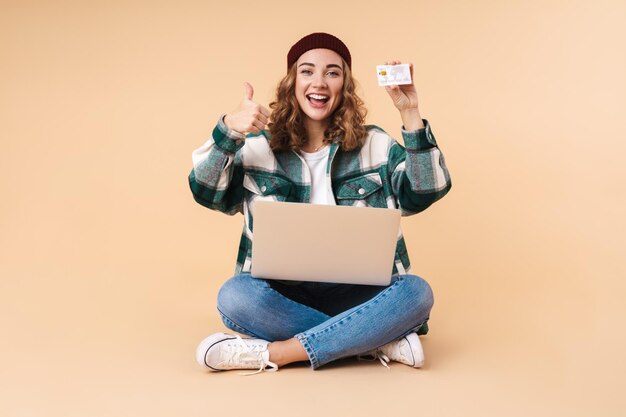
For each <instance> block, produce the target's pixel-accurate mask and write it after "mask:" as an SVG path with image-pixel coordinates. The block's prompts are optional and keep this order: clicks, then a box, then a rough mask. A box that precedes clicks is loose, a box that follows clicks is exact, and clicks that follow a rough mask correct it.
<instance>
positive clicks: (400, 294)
mask: <svg viewBox="0 0 626 417" xmlns="http://www.w3.org/2000/svg"><path fill="white" fill-rule="evenodd" d="M432 305H433V293H432V290H431V288H430V286H429V285H428V283H427V282H426V281H424V280H423V279H422V278H420V277H418V276H415V275H399V276H394V277H393V279H392V283H391V285H389V286H387V287H384V286H371V285H348V284H330V283H319V282H303V283H300V284H296V285H293V284H287V283H286V282H284V281H274V280H265V279H260V278H253V277H252V276H251V275H250V274H248V273H245V274H239V275H235V276H234V277H232V278H231V279H229V280H228V281H226V282H225V283H224V285H223V286H222V287H221V288H220V291H219V294H218V296H217V308H218V310H219V312H220V315H221V316H222V321H223V322H224V324H225V325H226V326H227V327H228V328H230V329H232V330H234V331H236V332H239V333H243V334H246V335H249V336H252V337H258V338H261V339H264V340H268V341H270V342H273V341H279V340H287V339H290V338H292V337H296V338H298V340H299V341H300V343H302V346H303V347H304V349H305V350H306V352H307V354H308V356H309V360H310V362H311V367H312V368H313V369H316V368H319V367H320V366H322V365H324V364H326V363H329V362H331V361H334V360H336V359H340V358H345V357H348V356H354V355H358V354H362V353H365V352H368V351H371V350H373V349H375V348H377V347H379V346H382V345H384V344H386V343H388V342H391V341H392V340H395V339H398V338H399V337H402V336H405V335H407V334H409V333H411V332H414V331H418V330H419V329H420V328H421V327H422V326H423V325H424V324H425V323H426V322H427V321H428V318H429V314H430V310H431V308H432Z"/></svg>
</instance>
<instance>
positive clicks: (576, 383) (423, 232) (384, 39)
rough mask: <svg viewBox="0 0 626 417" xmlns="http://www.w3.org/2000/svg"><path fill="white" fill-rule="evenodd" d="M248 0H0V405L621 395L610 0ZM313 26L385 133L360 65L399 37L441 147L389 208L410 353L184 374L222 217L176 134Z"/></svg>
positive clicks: (378, 403) (222, 269)
mask: <svg viewBox="0 0 626 417" xmlns="http://www.w3.org/2000/svg"><path fill="white" fill-rule="evenodd" d="M89 3H91V4H89ZM250 3H254V4H252V5H251V4H248V2H243V1H228V2H214V3H211V2H208V1H196V2H190V1H187V2H165V1H150V2H143V3H142V2H127V1H117V2H84V1H81V2H79V1H75V2H70V1H65V2H61V1H59V2H56V1H47V2H45V1H3V2H1V3H0V5H1V6H0V7H1V10H0V60H1V64H0V140H1V147H0V192H1V196H2V198H1V199H0V231H1V232H0V277H1V278H0V331H1V336H0V350H1V351H0V353H1V355H0V386H1V387H2V388H0V415H2V416H7V417H9V416H10V417H14V416H15V417H18V416H19V417H26V416H145V415H150V416H173V415H180V416H205V415H216V414H215V413H221V415H230V414H226V413H227V412H229V410H230V411H232V410H238V411H236V414H234V415H244V412H251V413H254V414H251V415H270V414H272V415H293V414H296V415H303V416H317V415H331V416H332V415H349V416H352V415H393V414H395V413H403V414H404V413H407V412H410V413H411V414H415V415H418V414H419V415H441V416H459V415H476V416H529V415H533V416H537V415H552V416H553V415H568V416H589V415H599V416H600V415H601V416H617V415H624V414H623V413H624V410H625V408H626V401H625V399H624V396H623V381H624V376H623V375H624V373H625V371H626V364H625V361H624V352H625V348H626V344H625V343H624V336H623V333H624V330H625V326H624V316H625V313H626V307H624V303H623V300H624V294H625V290H626V282H625V280H624V278H625V272H626V271H625V270H626V268H625V267H624V247H625V243H626V242H625V238H624V232H625V227H624V226H625V221H624V210H625V206H626V204H625V196H624V178H625V177H626V175H625V174H626V172H625V171H626V170H625V168H624V165H625V164H624V156H625V155H624V153H625V152H624V151H625V149H626V145H624V139H625V138H626V134H625V133H626V132H625V130H626V129H625V125H624V116H626V115H625V114H624V113H625V108H626V106H625V104H626V103H625V97H626V82H625V77H624V74H625V73H626V54H625V53H624V51H625V48H624V46H625V45H624V42H623V39H626V30H625V29H623V22H624V16H625V13H626V5H625V4H624V2H622V1H597V2H593V5H592V2H585V1H495V0H493V1H488V0H482V1H472V2H463V1H436V2H435V1H415V0H413V1H395V2H390V3H389V4H385V3H384V2H382V3H381V2H374V1H372V2H360V3H358V4H357V3H356V2H354V3H350V2H342V3H339V2H330V1H321V0H320V1H315V2H302V3H300V2H297V3H296V2H290V1H266V2H250ZM319 30H322V31H328V32H331V33H334V34H336V35H337V36H339V37H340V38H341V39H343V40H344V42H346V44H347V45H348V46H349V47H350V49H351V51H352V54H353V57H354V60H353V62H354V64H353V70H354V73H355V76H356V77H357V79H358V80H359V81H360V84H361V90H360V91H361V94H362V97H363V98H364V100H365V101H366V104H367V106H368V108H369V111H370V113H369V117H368V122H369V123H375V124H378V125H380V126H382V127H383V128H385V129H386V130H387V131H388V132H390V133H391V134H392V135H394V136H395V137H399V131H400V119H399V115H398V114H397V112H396V111H395V109H394V107H393V105H392V104H391V102H390V100H389V99H388V97H386V94H385V92H384V90H382V89H381V88H379V87H378V86H377V85H376V79H375V72H374V67H375V65H376V64H379V63H382V62H384V61H385V60H388V59H394V58H397V59H401V60H404V61H412V62H414V63H415V67H416V69H415V82H416V85H417V89H418V92H419V97H420V103H421V110H422V113H423V116H424V117H426V118H428V119H429V121H430V122H431V123H432V126H433V131H434V133H435V135H436V137H437V139H438V141H439V143H440V146H441V148H442V150H443V151H444V153H445V155H446V158H447V163H448V166H449V168H450V171H451V174H452V179H453V188H452V191H451V193H450V194H449V195H448V196H447V197H446V198H445V199H444V200H442V201H440V202H439V203H437V204H435V205H434V206H433V207H431V208H430V209H429V210H428V211H427V212H425V213H423V214H421V215H418V216H414V217H412V218H406V219H404V220H403V227H404V230H405V234H406V236H407V240H408V245H409V250H410V253H411V254H412V261H413V266H414V272H415V273H417V274H419V275H422V276H424V277H425V278H427V279H428V280H429V281H430V283H431V284H432V286H433V288H434V291H435V295H436V304H435V308H434V310H433V314H432V320H431V329H432V330H431V333H430V334H429V335H428V336H426V337H424V338H423V343H424V348H425V351H426V355H427V366H426V367H425V368H424V369H422V370H413V369H410V368H408V367H406V366H403V365H400V364H395V365H392V370H391V372H389V371H387V370H385V368H383V367H382V366H381V365H380V364H376V363H360V362H356V361H352V360H347V361H342V363H339V364H336V365H332V366H328V367H326V368H322V369H321V370H319V371H315V372H313V371H311V370H309V369H308V368H306V367H305V366H300V365H295V366H291V367H287V368H284V369H282V370H281V371H280V372H279V373H277V374H262V375H258V376H255V377H247V378H243V377H240V376H238V375H237V374H236V372H229V373H220V374H206V373H204V372H202V371H201V370H199V368H197V367H196V365H195V362H194V359H193V354H194V349H195V346H196V344H197V343H198V341H199V340H200V339H202V338H203V337H204V336H206V335H207V334H209V333H211V332H214V331H218V330H222V329H223V326H222V325H221V323H220V321H219V318H218V315H217V312H216V310H215V295H216V291H217V289H218V287H219V286H220V284H221V283H222V282H223V281H224V280H225V279H226V278H227V277H229V276H230V274H231V273H232V270H233V267H234V261H235V254H236V249H237V243H238V239H239V232H240V228H241V222H242V218H241V217H240V216H237V217H232V218H231V217H227V216H225V215H222V214H220V213H214V212H210V211H209V210H206V209H204V208H203V207H201V206H199V205H197V204H196V203H194V202H193V200H192V198H191V194H190V192H189V190H188V186H187V178H186V177H187V174H188V172H189V169H190V168H191V155H190V153H191V151H192V150H193V149H194V148H196V147H197V146H199V145H200V144H201V143H202V142H203V141H204V140H205V138H206V137H207V135H209V134H210V132H211V129H212V127H213V124H214V123H215V121H216V119H217V117H218V115H219V114H220V113H221V112H225V111H229V110H231V109H232V108H234V107H235V106H236V105H237V104H238V102H239V100H240V99H241V97H242V96H243V87H242V83H243V81H249V82H251V83H252V84H253V85H254V87H255V89H256V94H255V99H256V100H258V101H259V102H260V103H262V104H265V105H267V104H268V103H269V101H270V99H271V98H272V94H273V91H274V88H275V86H276V83H277V82H278V80H279V79H280V77H281V76H282V75H283V73H284V71H285V59H286V58H285V56H286V52H287V50H288V48H289V47H290V46H291V44H292V43H293V42H295V41H296V40H297V39H298V38H299V37H301V36H303V35H305V34H308V33H310V32H312V31H319ZM408 408H410V409H411V410H409V411H407V409H408ZM418 408H419V410H418Z"/></svg>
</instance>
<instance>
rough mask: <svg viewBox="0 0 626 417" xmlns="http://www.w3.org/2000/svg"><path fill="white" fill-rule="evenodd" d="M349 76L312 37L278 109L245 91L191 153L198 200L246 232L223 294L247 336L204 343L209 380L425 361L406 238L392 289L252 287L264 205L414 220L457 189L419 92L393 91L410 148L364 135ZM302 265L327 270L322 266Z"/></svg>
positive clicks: (334, 50)
mask: <svg viewBox="0 0 626 417" xmlns="http://www.w3.org/2000/svg"><path fill="white" fill-rule="evenodd" d="M399 63H400V62H399V61H391V62H388V64H399ZM351 65H352V59H351V56H350V51H349V50H348V48H347V47H346V45H345V44H344V43H343V42H342V41H341V40H339V39H338V38H336V37H334V36H332V35H330V34H327V33H312V34H310V35H307V36H305V37H304V38H302V39H300V40H299V41H298V42H296V43H295V44H294V45H293V46H292V47H291V49H290V51H289V53H288V55H287V75H286V76H285V77H284V78H283V79H282V80H281V81H280V83H279V85H278V88H277V91H276V99H275V100H274V101H273V102H272V103H271V104H270V108H271V109H272V111H271V112H270V111H269V110H268V109H266V108H264V107H262V106H260V105H259V104H257V103H255V102H254V101H253V89H252V86H251V85H250V84H248V83H245V96H244V99H243V101H242V102H241V104H240V105H239V107H238V108H237V109H235V110H234V111H233V112H231V113H227V114H223V115H222V116H221V117H220V118H219V120H218V123H217V126H216V127H215V129H214V130H213V135H212V137H211V138H210V139H209V140H208V141H207V142H206V143H205V144H204V145H203V146H201V147H200V148H198V149H197V150H195V151H194V152H193V164H194V167H193V170H192V171H191V174H190V175H189V184H190V186H191V190H192V192H193V196H194V198H195V200H196V201H197V202H198V203H200V204H202V205H203V206H206V207H208V208H210V209H215V210H219V211H222V212H225V213H227V214H231V215H232V214H235V213H237V212H241V213H243V215H244V222H245V223H244V230H243V233H242V237H241V243H240V246H239V255H238V258H237V267H236V270H235V276H234V277H232V278H231V279H229V280H228V281H226V283H224V285H223V286H222V287H221V289H220V291H219V294H218V299H217V307H218V310H219V312H220V315H221V317H222V320H223V322H224V324H225V325H226V326H227V327H228V328H230V329H232V330H234V331H236V332H238V333H241V334H245V335H248V336H251V337H250V338H242V337H241V336H239V335H234V334H227V333H216V334H213V335H211V336H209V337H207V338H206V339H204V340H203V341H202V342H201V343H200V345H199V346H198V349H197V355H196V359H197V361H198V363H199V364H200V365H202V366H203V367H205V368H206V369H208V370H211V371H219V370H228V369H258V371H259V372H260V371H261V370H265V369H266V367H269V368H267V370H276V369H277V368H279V367H281V366H283V365H286V364H288V363H291V362H297V361H309V362H310V364H311V367H312V368H313V369H317V368H318V367H320V366H322V365H324V364H326V363H329V362H331V361H334V360H336V359H340V358H344V357H348V356H355V355H371V356H374V357H378V358H379V359H381V362H382V363H383V364H385V365H386V362H388V361H389V360H395V361H399V362H402V363H405V364H408V365H410V366H414V367H420V366H421V365H422V363H423V352H422V348H421V345H420V341H419V338H418V334H425V333H426V332H427V331H428V326H427V324H426V322H427V321H428V318H429V314H430V310H431V307H432V304H433V295H432V291H431V289H430V286H429V285H428V283H427V282H426V281H424V280H423V279H422V278H420V277H418V276H415V275H410V274H409V267H410V263H409V258H408V255H407V251H406V246H405V243H404V238H403V237H402V235H401V234H400V236H399V238H398V243H397V247H396V254H395V261H394V266H393V279H392V282H391V284H390V285H389V286H387V287H379V286H367V285H347V284H328V283H314V282H298V281H275V280H264V279H258V278H254V277H251V275H250V266H251V264H250V262H251V258H250V257H251V249H252V238H253V230H252V229H253V228H252V224H253V223H252V220H253V214H254V209H253V207H254V202H255V201H259V200H273V201H290V202H301V203H315V204H338V205H353V206H369V207H388V208H392V209H400V210H401V212H402V214H403V215H407V216H408V215H412V214H415V213H418V212H421V211H422V210H425V209H426V208H427V207H429V206H430V205H431V204H432V203H434V202H435V201H437V200H438V199H440V198H441V197H443V196H444V195H445V194H446V193H447V192H448V191H449V189H450V187H451V182H450V177H449V174H448V170H447V168H446V166H445V161H444V158H443V155H442V154H441V152H440V150H439V148H438V147H437V143H436V142H435V138H434V136H433V134H432V132H431V130H430V126H429V124H428V122H427V121H426V120H424V119H422V118H421V116H420V113H419V109H418V103H417V92H416V89H415V86H414V85H413V84H411V85H402V86H391V87H386V90H387V93H388V94H389V96H390V97H391V100H392V101H393V104H394V105H395V107H396V108H397V109H398V110H399V112H400V117H401V119H402V123H403V127H402V136H403V139H404V146H402V145H400V144H398V143H397V142H396V141H395V140H394V139H393V138H391V137H390V136H389V135H387V134H386V133H385V132H384V131H383V130H382V129H380V128H378V127H376V126H366V125H364V121H365V114H366V110H365V108H364V107H363V102H362V101H361V99H360V98H359V97H358V96H357V94H356V93H355V81H354V79H353V78H352V73H351ZM412 71H413V66H412V65H411V72H412ZM266 127H267V128H266ZM244 135H245V136H244ZM320 233H323V230H321V231H320ZM303 238H304V239H306V236H303ZM372 244H373V245H375V244H376V242H372ZM303 256H319V257H320V261H323V254H304V255H303ZM294 278H297V277H294Z"/></svg>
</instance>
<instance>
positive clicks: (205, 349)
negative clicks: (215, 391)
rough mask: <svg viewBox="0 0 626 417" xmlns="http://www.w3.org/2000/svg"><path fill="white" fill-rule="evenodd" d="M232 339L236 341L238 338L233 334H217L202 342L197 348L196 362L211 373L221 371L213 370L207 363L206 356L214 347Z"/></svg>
mask: <svg viewBox="0 0 626 417" xmlns="http://www.w3.org/2000/svg"><path fill="white" fill-rule="evenodd" d="M231 339H236V337H235V336H233V335H232V334H226V333H215V334H212V335H211V336H209V337H207V338H206V339H204V340H203V341H202V342H200V344H199V345H198V347H197V348H196V362H198V365H200V366H202V367H203V368H205V369H208V370H209V371H211V372H219V371H221V369H215V368H212V367H211V366H209V364H208V363H206V355H207V353H209V349H211V347H213V346H214V345H215V344H217V343H220V342H223V341H224V340H231Z"/></svg>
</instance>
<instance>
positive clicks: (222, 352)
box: [196, 333, 278, 375]
mask: <svg viewBox="0 0 626 417" xmlns="http://www.w3.org/2000/svg"><path fill="white" fill-rule="evenodd" d="M269 343H270V342H268V341H266V340H262V339H243V338H242V337H241V336H238V335H236V334H228V333H215V334H212V335H211V336H209V337H207V338H206V339H204V340H203V341H202V342H200V344H199V345H198V348H197V349H196V361H197V362H198V364H200V365H201V366H202V367H204V368H205V369H208V370H209V371H226V370H230V369H257V371H256V372H251V373H247V374H243V375H253V374H257V373H259V372H261V371H276V370H278V366H277V365H276V364H275V363H273V362H270V352H269V351H268V350H267V346H268V345H269ZM268 366H269V367H270V369H266V367H268Z"/></svg>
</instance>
